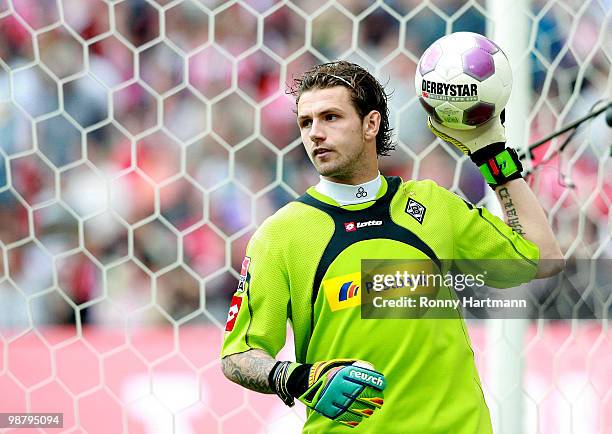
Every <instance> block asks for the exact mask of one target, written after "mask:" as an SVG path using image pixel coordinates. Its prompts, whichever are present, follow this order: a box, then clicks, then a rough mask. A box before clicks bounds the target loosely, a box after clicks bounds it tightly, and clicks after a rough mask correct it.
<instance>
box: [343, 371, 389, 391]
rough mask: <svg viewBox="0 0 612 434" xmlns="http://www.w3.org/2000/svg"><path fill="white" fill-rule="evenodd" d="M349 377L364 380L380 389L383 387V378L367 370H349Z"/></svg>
mask: <svg viewBox="0 0 612 434" xmlns="http://www.w3.org/2000/svg"><path fill="white" fill-rule="evenodd" d="M349 377H353V378H355V379H356V380H361V381H364V382H366V383H369V384H371V385H373V386H376V387H378V388H379V389H382V387H383V379H382V378H381V377H379V376H378V375H371V374H368V373H367V372H362V371H357V370H352V371H351V372H349Z"/></svg>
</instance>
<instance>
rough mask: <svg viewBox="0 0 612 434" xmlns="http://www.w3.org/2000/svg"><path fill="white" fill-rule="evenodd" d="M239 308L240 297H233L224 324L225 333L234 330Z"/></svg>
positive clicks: (240, 303)
mask: <svg viewBox="0 0 612 434" xmlns="http://www.w3.org/2000/svg"><path fill="white" fill-rule="evenodd" d="M240 306H242V297H237V296H235V295H234V296H233V297H232V302H231V303H230V308H229V312H228V314H227V323H226V324H225V331H226V332H231V331H232V330H234V325H236V318H238V312H240Z"/></svg>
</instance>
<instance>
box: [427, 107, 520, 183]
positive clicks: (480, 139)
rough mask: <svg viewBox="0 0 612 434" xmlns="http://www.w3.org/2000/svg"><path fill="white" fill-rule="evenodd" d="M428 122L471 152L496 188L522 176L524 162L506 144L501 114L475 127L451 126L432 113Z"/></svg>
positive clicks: (489, 181)
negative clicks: (437, 118)
mask: <svg viewBox="0 0 612 434" xmlns="http://www.w3.org/2000/svg"><path fill="white" fill-rule="evenodd" d="M427 126H428V127H429V129H430V130H431V131H432V132H433V133H434V134H435V135H436V136H438V137H440V138H441V139H442V140H444V141H446V142H449V143H451V144H453V145H455V146H456V147H458V148H459V149H461V151H462V152H463V153H464V154H466V155H468V156H469V157H470V158H471V159H472V161H473V162H474V164H476V166H478V169H479V170H480V173H481V174H482V176H483V177H484V179H485V181H487V184H489V186H490V187H491V188H492V189H493V190H495V188H496V187H497V186H499V185H502V184H505V183H507V182H508V181H512V180H513V179H519V178H522V175H521V171H522V170H523V166H522V164H521V161H520V160H519V157H518V155H517V154H516V151H515V150H514V149H512V148H506V131H505V128H504V125H503V122H502V119H501V117H500V116H496V117H494V118H493V119H491V120H490V121H487V122H485V123H484V124H482V125H480V126H478V127H476V128H474V129H472V130H455V129H452V128H448V127H445V126H444V125H442V124H440V123H439V122H436V120H435V119H432V118H431V117H429V118H428V119H427Z"/></svg>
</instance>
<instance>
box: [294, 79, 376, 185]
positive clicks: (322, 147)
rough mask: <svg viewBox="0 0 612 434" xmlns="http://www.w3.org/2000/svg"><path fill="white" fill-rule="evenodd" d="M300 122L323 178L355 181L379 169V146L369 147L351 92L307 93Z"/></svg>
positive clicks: (341, 89) (301, 102) (299, 109)
mask: <svg viewBox="0 0 612 434" xmlns="http://www.w3.org/2000/svg"><path fill="white" fill-rule="evenodd" d="M297 122H298V126H299V128H300V132H301V136H302V142H303V143H304V147H305V148H306V152H307V153H308V156H309V157H310V160H311V161H312V163H313V164H314V166H315V169H316V170H317V172H319V174H321V175H322V176H324V177H328V178H332V179H334V180H338V181H351V180H353V178H354V177H355V175H356V174H357V173H363V172H364V171H365V168H366V167H368V166H372V164H374V165H376V143H375V141H374V143H372V140H369V142H370V143H366V140H365V137H364V121H363V120H362V119H361V118H360V117H359V114H358V113H357V110H356V109H355V107H354V106H353V103H352V102H351V97H350V93H349V90H348V89H347V88H345V87H343V86H335V87H331V88H327V89H312V90H309V91H306V92H304V93H303V94H302V95H301V96H300V100H299V102H298V106H297ZM372 160H373V161H372Z"/></svg>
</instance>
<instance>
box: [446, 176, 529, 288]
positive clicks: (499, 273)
mask: <svg viewBox="0 0 612 434" xmlns="http://www.w3.org/2000/svg"><path fill="white" fill-rule="evenodd" d="M438 191H439V192H440V194H442V195H444V196H445V197H444V202H445V203H446V204H447V208H448V216H449V219H450V226H451V227H452V239H453V258H452V259H453V260H454V262H455V264H454V268H456V269H458V270H459V271H461V272H463V273H466V274H468V273H469V274H473V273H476V272H478V273H480V272H483V271H486V274H485V275H486V278H485V282H486V284H487V285H489V286H493V287H496V288H508V287H513V286H518V285H520V284H522V283H525V282H529V281H530V280H532V279H533V278H534V277H535V275H536V272H537V270H538V261H539V257H540V251H539V248H538V246H537V245H536V244H534V243H533V242H531V241H529V240H527V239H525V238H523V237H522V236H521V235H520V234H519V233H517V232H516V231H514V230H513V229H512V228H511V227H510V226H508V225H507V224H506V223H505V222H504V221H503V220H501V219H500V218H499V217H497V216H494V215H493V214H491V213H490V212H489V211H488V210H487V209H486V208H482V207H476V206H474V205H472V204H470V203H469V202H467V201H465V200H463V199H461V198H460V197H459V196H457V195H455V194H453V193H451V192H449V191H448V190H446V189H443V188H441V187H438Z"/></svg>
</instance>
